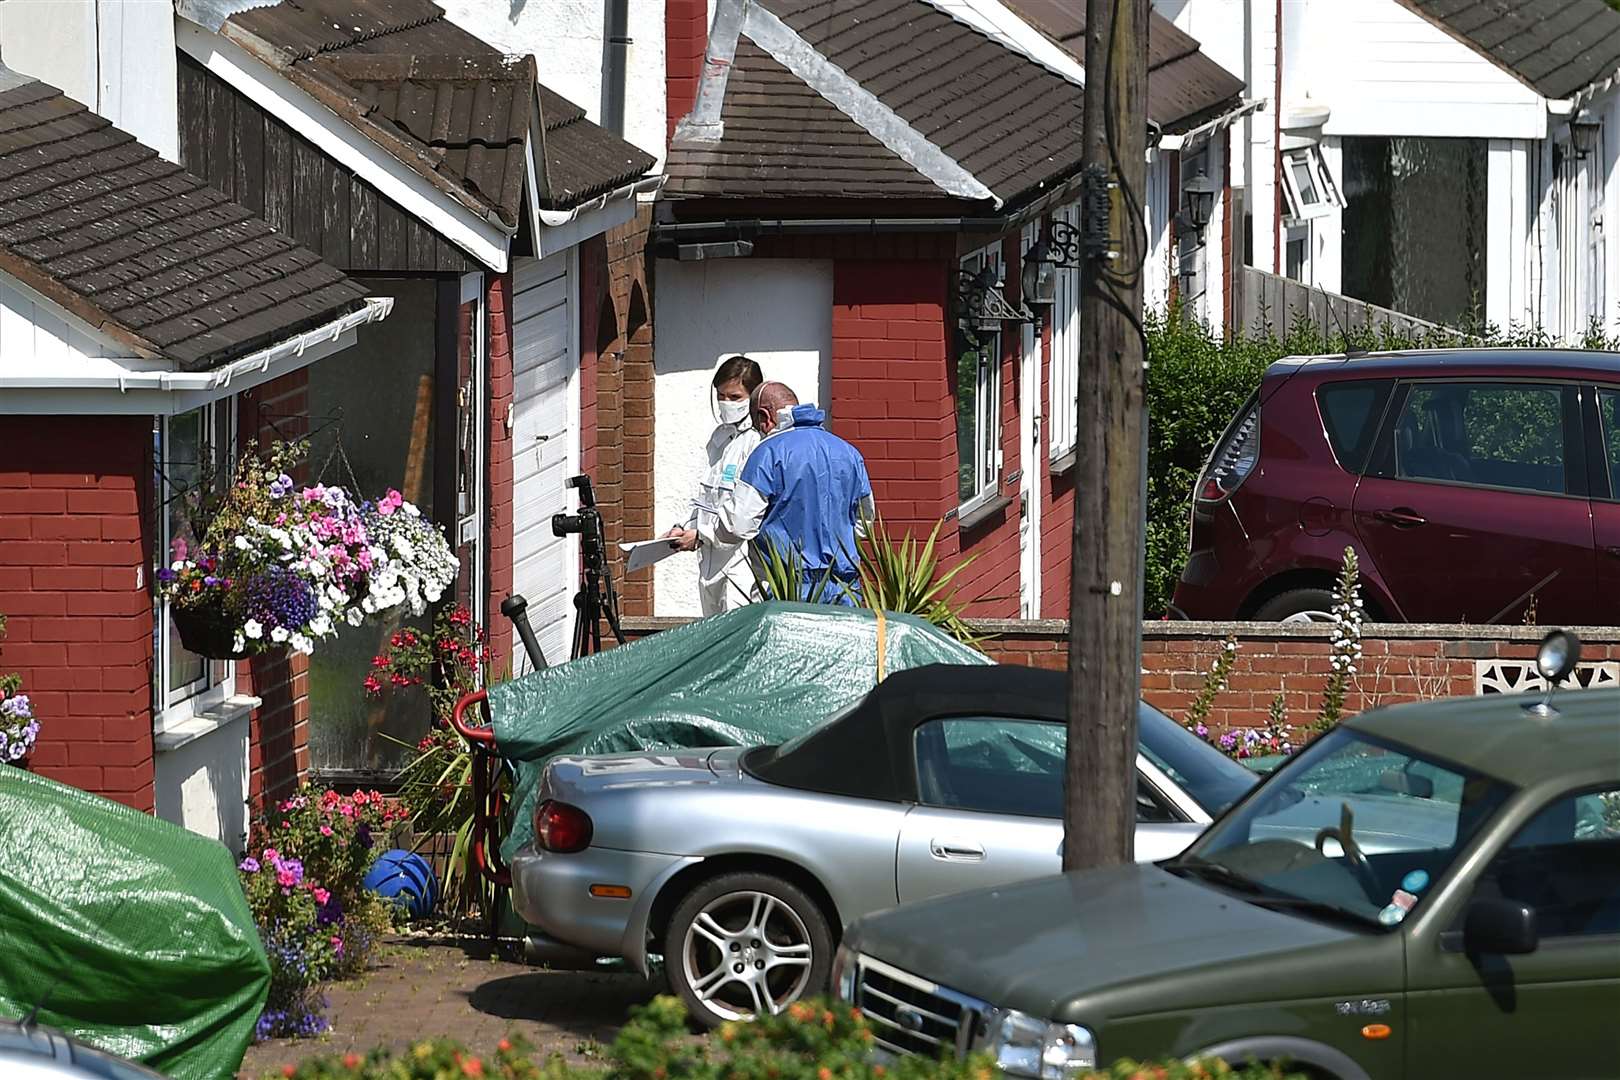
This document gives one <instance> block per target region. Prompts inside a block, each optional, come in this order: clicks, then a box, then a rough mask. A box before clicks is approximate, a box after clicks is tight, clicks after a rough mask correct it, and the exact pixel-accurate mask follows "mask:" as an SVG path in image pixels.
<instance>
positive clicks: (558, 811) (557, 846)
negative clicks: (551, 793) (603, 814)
mask: <svg viewBox="0 0 1620 1080" xmlns="http://www.w3.org/2000/svg"><path fill="white" fill-rule="evenodd" d="M534 841H535V843H536V844H538V845H539V846H540V848H541V849H542V850H544V851H555V852H558V853H559V854H563V855H569V854H572V853H574V852H576V851H584V850H585V849H586V848H588V847H590V846H591V816H590V815H589V814H587V813H586V812H585V811H583V810H581V809H580V808H579V807H577V806H569V805H568V804H567V803H560V802H554V801H552V800H551V799H547V800H546V801H545V802H543V803H541V804H540V806H539V808H538V809H536V810H535V812H534Z"/></svg>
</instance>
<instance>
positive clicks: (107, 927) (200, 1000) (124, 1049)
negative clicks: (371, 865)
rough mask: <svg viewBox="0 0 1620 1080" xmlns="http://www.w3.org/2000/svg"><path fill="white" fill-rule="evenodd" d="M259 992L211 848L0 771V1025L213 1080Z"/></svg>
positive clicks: (241, 1047) (238, 899)
mask: <svg viewBox="0 0 1620 1080" xmlns="http://www.w3.org/2000/svg"><path fill="white" fill-rule="evenodd" d="M269 985H270V965H269V963H268V961H267V960H266V959H265V955H264V949H263V947H262V946H261V945H260V944H259V934H258V931H257V930H256V929H254V926H253V917H252V915H251V914H250V913H249V911H248V905H247V898H246V897H245V896H243V895H242V887H241V885H240V884H239V883H238V881H237V873H236V866H235V861H234V860H233V859H232V858H231V854H230V852H228V851H226V850H225V848H224V846H223V845H221V844H219V843H217V842H215V841H213V840H208V839H205V838H204V837H201V836H197V835H195V834H194V833H190V832H187V831H186V830H185V829H182V828H180V827H178V826H175V825H171V824H169V823H168V822H166V821H158V820H157V819H156V818H152V817H149V816H147V815H146V814H141V813H137V812H136V811H134V810H130V809H129V808H127V807H124V806H120V805H118V804H117V803H114V802H110V801H108V800H107V799H103V798H100V797H98V796H95V795H90V794H88V793H86V792H83V791H80V790H79V789H77V788H71V787H67V786H66V785H63V784H58V783H56V782H55V781H52V780H47V779H45V778H44V777H41V776H35V775H33V774H32V773H28V772H25V771H23V770H22V769H18V768H13V767H11V766H8V765H0V1016H4V1017H10V1018H15V1017H20V1016H24V1015H26V1014H27V1013H28V1012H29V1010H31V1009H33V1008H35V1007H36V1006H38V1007H39V1015H38V1020H39V1023H41V1024H43V1025H46V1026H48V1027H55V1028H60V1029H61V1030H62V1031H64V1032H66V1033H67V1034H69V1035H73V1036H75V1037H77V1038H79V1039H82V1040H84V1041H85V1042H87V1043H90V1044H91V1045H93V1046H96V1047H100V1048H101V1049H103V1050H106V1051H108V1052H110V1053H113V1054H117V1055H119V1056H120V1057H125V1058H129V1059H131V1060H135V1061H139V1062H141V1063H143V1064H145V1065H148V1066H150V1067H151V1068H153V1069H156V1070H158V1071H159V1072H162V1073H165V1074H167V1075H169V1076H172V1077H174V1078H176V1080H218V1078H221V1077H231V1076H235V1075H236V1070H237V1069H238V1068H239V1067H240V1066H241V1063H242V1055H243V1054H244V1053H245V1052H246V1051H247V1046H248V1041H249V1039H251V1038H252V1035H253V1025H254V1023H255V1022H256V1021H257V1020H258V1017H259V1010H260V1009H261V1008H262V1007H263V1005H264V1000H265V994H266V992H267V991H268V989H269Z"/></svg>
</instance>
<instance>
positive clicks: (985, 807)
mask: <svg viewBox="0 0 1620 1080" xmlns="http://www.w3.org/2000/svg"><path fill="white" fill-rule="evenodd" d="M1066 742H1067V739H1066V732H1065V731H1064V730H1063V726H1062V725H1061V724H1053V723H1045V722H1042V721H1039V720H1010V719H1006V718H1004V717H977V716H975V717H967V716H963V717H951V718H949V719H943V720H931V721H929V722H928V723H926V724H922V725H920V726H919V727H918V728H917V734H916V753H917V793H918V796H919V798H920V799H921V801H922V802H924V803H927V804H929V805H931V806H950V807H955V808H957V809H959V810H978V811H982V812H984V813H990V814H1016V815H1020V816H1023V817H1049V818H1056V817H1062V816H1063V753H1064V746H1065V744H1066Z"/></svg>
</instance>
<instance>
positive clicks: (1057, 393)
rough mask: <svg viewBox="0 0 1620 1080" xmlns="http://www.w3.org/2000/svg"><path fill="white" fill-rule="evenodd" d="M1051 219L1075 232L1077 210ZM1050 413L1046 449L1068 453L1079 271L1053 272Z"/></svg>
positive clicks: (1073, 423) (1076, 369)
mask: <svg viewBox="0 0 1620 1080" xmlns="http://www.w3.org/2000/svg"><path fill="white" fill-rule="evenodd" d="M1052 220H1053V221H1054V222H1062V223H1064V224H1065V225H1068V226H1070V227H1071V228H1073V229H1074V230H1075V231H1076V234H1078V231H1079V228H1080V211H1079V209H1078V208H1077V207H1073V206H1070V207H1065V208H1064V209H1062V210H1059V211H1058V212H1057V213H1055V214H1053V215H1052ZM1050 383H1051V399H1052V400H1051V405H1050V407H1049V410H1048V411H1049V412H1050V413H1051V416H1050V417H1048V419H1047V426H1046V432H1047V436H1046V437H1047V443H1048V452H1049V453H1050V454H1051V456H1052V457H1053V458H1060V457H1063V456H1064V455H1065V454H1069V453H1072V452H1073V451H1074V448H1075V443H1076V441H1077V439H1078V437H1079V431H1078V428H1077V425H1078V423H1079V419H1080V271H1079V270H1071V269H1059V270H1058V271H1057V300H1056V302H1055V303H1054V304H1053V305H1052V373H1051V378H1050Z"/></svg>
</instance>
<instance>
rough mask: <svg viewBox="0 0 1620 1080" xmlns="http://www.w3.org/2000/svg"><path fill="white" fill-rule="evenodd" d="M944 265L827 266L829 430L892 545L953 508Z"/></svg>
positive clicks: (848, 263)
mask: <svg viewBox="0 0 1620 1080" xmlns="http://www.w3.org/2000/svg"><path fill="white" fill-rule="evenodd" d="M948 266H949V264H948V263H946V262H945V261H944V260H904V261H900V260H892V261H891V260H881V261H856V260H850V259H840V260H837V261H836V262H835V263H834V264H833V313H832V361H831V365H832V378H831V383H832V401H831V402H830V403H829V405H828V414H829V417H830V424H831V428H832V430H833V431H834V432H835V433H836V434H838V435H840V436H842V437H843V438H846V439H848V440H849V441H850V442H852V443H853V444H854V445H855V446H856V448H857V449H859V450H860V452H861V455H862V456H863V457H864V458H865V459H866V468H867V472H868V474H869V475H870V477H871V479H872V493H873V498H874V500H875V502H876V503H877V508H878V512H879V514H881V515H882V517H883V521H884V525H885V527H886V528H887V529H888V530H889V532H890V533H891V535H895V536H899V535H903V534H905V533H906V532H907V531H910V532H912V533H914V534H916V535H917V536H918V538H919V539H921V538H922V537H924V536H926V535H927V534H928V531H929V530H930V529H932V528H933V527H934V525H935V524H936V523H937V522H938V521H939V520H940V518H941V517H942V516H943V515H944V514H945V512H946V511H947V510H949V509H950V507H951V505H952V504H953V501H954V492H955V480H954V473H953V464H954V462H955V461H956V449H955V448H956V434H955V431H956V429H955V419H954V417H955V412H954V407H953V405H952V400H951V393H950V383H949V381H948V379H947V378H946V377H945V376H946V359H945V349H946V337H945V334H946V327H945V309H946V303H947V299H946V286H947V278H946V273H947V270H948Z"/></svg>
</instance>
